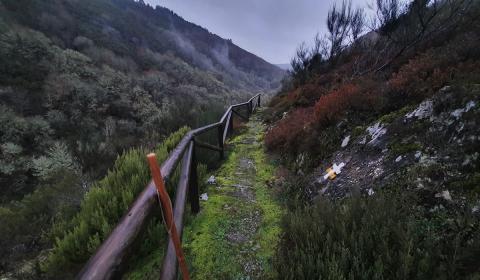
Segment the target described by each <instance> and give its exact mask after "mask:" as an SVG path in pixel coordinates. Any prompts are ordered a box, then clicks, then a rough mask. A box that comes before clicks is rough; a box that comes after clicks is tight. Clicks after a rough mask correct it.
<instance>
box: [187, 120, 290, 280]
mask: <svg viewBox="0 0 480 280" xmlns="http://www.w3.org/2000/svg"><path fill="white" fill-rule="evenodd" d="M246 125H247V130H246V132H244V133H242V134H241V135H239V136H236V137H235V138H233V139H232V140H231V141H230V142H229V146H230V152H229V154H228V156H227V159H226V161H225V162H224V164H223V165H222V167H221V168H220V169H219V170H218V171H217V172H216V173H215V174H214V175H215V177H216V184H215V185H210V186H208V187H207V189H206V190H205V191H206V192H207V193H208V200H207V201H202V203H201V211H200V213H199V214H198V215H197V217H195V218H193V219H192V220H191V223H189V224H188V226H187V227H186V228H185V230H184V235H183V242H184V248H185V252H186V258H187V260H188V262H189V265H190V269H191V274H192V278H193V279H273V278H276V275H275V273H274V270H273V268H272V258H273V255H274V253H275V250H276V246H277V243H278V239H279V237H280V218H281V215H282V210H281V208H280V206H279V204H278V203H277V202H276V201H275V199H273V197H272V195H271V192H270V190H269V187H268V186H267V184H266V182H267V181H268V180H270V179H271V178H272V177H273V174H274V169H275V168H274V166H273V165H272V164H271V162H269V160H268V159H267V158H266V155H265V153H264V149H263V133H264V126H263V125H262V124H261V121H260V118H259V116H258V115H254V116H252V118H251V120H250V121H249V122H248V123H247V124H246Z"/></svg>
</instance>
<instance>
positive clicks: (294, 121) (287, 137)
mask: <svg viewBox="0 0 480 280" xmlns="http://www.w3.org/2000/svg"><path fill="white" fill-rule="evenodd" d="M313 117H314V115H313V107H309V108H298V109H295V110H294V111H292V112H290V113H289V114H288V115H287V116H285V117H284V118H283V119H282V120H280V121H278V122H277V123H276V125H275V126H274V127H272V128H271V129H270V130H269V131H268V132H267V134H266V135H265V144H266V145H267V147H268V148H269V149H282V148H288V149H291V148H293V147H294V146H295V144H296V143H298V140H299V137H300V136H301V135H302V133H304V132H306V131H307V130H308V128H309V125H310V123H311V122H312V120H313Z"/></svg>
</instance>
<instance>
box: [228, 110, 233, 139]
mask: <svg viewBox="0 0 480 280" xmlns="http://www.w3.org/2000/svg"><path fill="white" fill-rule="evenodd" d="M232 111H233V109H232ZM228 133H230V135H232V134H233V112H230V120H229V121H228Z"/></svg>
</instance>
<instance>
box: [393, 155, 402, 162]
mask: <svg viewBox="0 0 480 280" xmlns="http://www.w3.org/2000/svg"><path fill="white" fill-rule="evenodd" d="M402 158H403V157H402V156H398V157H397V158H396V159H395V162H400V161H401V160H402Z"/></svg>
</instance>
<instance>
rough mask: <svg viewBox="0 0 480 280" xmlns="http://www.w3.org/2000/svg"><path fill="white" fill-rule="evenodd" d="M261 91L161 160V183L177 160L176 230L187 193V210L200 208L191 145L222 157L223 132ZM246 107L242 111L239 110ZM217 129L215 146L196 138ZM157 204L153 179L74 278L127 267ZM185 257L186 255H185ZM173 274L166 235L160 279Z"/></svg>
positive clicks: (256, 102) (91, 279) (112, 274)
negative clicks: (189, 207)
mask: <svg viewBox="0 0 480 280" xmlns="http://www.w3.org/2000/svg"><path fill="white" fill-rule="evenodd" d="M260 97H261V94H257V95H255V96H254V97H252V98H250V99H249V100H248V101H247V102H244V103H239V104H236V105H232V106H230V107H229V108H228V109H227V111H226V112H225V114H223V116H222V118H221V119H220V121H219V122H216V123H212V124H209V125H206V126H203V127H200V128H197V129H194V130H191V131H189V132H188V133H187V134H186V135H185V136H184V137H183V138H182V140H181V141H180V143H179V144H178V145H177V147H175V149H174V150H173V151H172V152H171V153H170V155H169V157H168V158H167V159H166V160H165V162H163V164H162V166H161V172H162V175H163V177H164V180H165V183H166V184H168V183H169V179H170V178H171V177H172V176H173V173H174V171H175V169H176V168H177V165H178V164H179V163H180V162H181V170H180V178H179V181H178V185H177V189H176V197H175V201H174V210H173V211H174V214H173V215H174V220H175V225H176V227H177V231H178V233H179V234H180V235H181V233H182V231H183V216H184V212H185V206H186V201H187V194H188V197H189V201H190V205H191V211H192V212H193V213H198V212H199V211H200V202H199V193H198V178H197V160H196V157H195V149H196V148H197V147H198V148H206V149H210V150H214V151H217V152H219V154H220V158H221V159H223V157H224V146H225V140H226V139H227V136H228V135H229V134H231V132H232V130H233V118H234V116H236V117H239V118H241V119H243V120H248V119H249V117H250V115H251V114H252V113H253V111H254V110H255V108H257V107H259V106H260ZM241 109H246V110H245V111H246V115H244V114H242V113H241V112H240V110H241ZM214 129H217V132H218V146H215V145H211V144H208V143H204V142H201V141H199V140H198V139H196V137H197V136H200V135H202V134H204V133H206V132H208V131H211V130H214ZM157 205H158V199H157V191H156V188H155V185H154V184H153V182H150V183H149V184H148V185H147V187H146V188H145V189H144V190H143V191H142V193H140V195H139V196H138V197H137V199H136V200H135V202H134V203H133V205H132V206H131V207H130V209H129V210H128V212H127V213H126V214H125V215H124V216H123V217H122V219H121V220H120V222H119V223H118V225H117V226H116V227H115V228H114V229H113V231H112V233H110V235H109V236H108V238H107V239H106V240H105V241H104V242H103V243H102V245H101V246H100V247H99V248H98V250H97V251H96V252H95V254H94V255H93V256H92V257H91V258H90V259H89V260H88V262H87V263H86V264H85V266H84V267H83V269H82V270H81V271H80V273H79V274H78V276H77V278H78V279H88V280H95V279H113V278H117V277H118V276H120V275H121V273H122V272H123V269H124V268H125V267H127V260H128V257H129V256H130V254H131V253H132V252H133V250H134V247H135V246H134V245H135V243H136V241H137V238H138V237H139V235H140V233H141V232H142V230H143V229H144V227H145V226H146V225H147V222H148V220H149V218H150V217H151V215H153V214H157V215H160V213H159V212H158V213H153V212H154V211H153V210H154V209H158V208H156V206H157ZM187 257H188V256H187ZM176 274H177V258H176V255H175V248H174V246H173V242H172V240H171V239H170V238H169V241H168V245H167V249H166V253H165V257H164V260H163V265H162V271H161V279H163V280H173V279H175V277H176Z"/></svg>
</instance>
